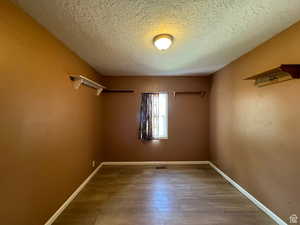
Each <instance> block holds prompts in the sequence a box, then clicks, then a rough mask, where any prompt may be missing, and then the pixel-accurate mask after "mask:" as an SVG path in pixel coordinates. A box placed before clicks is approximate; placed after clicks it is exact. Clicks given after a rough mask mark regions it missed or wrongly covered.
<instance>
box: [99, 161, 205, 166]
mask: <svg viewBox="0 0 300 225" xmlns="http://www.w3.org/2000/svg"><path fill="white" fill-rule="evenodd" d="M197 164H209V161H143V162H103V165H106V166H143V165H145V166H148V165H149V166H153V165H154V166H156V165H197Z"/></svg>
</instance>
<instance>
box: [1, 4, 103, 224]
mask: <svg viewBox="0 0 300 225" xmlns="http://www.w3.org/2000/svg"><path fill="white" fill-rule="evenodd" d="M0 49H1V50H0V77H1V81H0V82H1V84H0V110H1V111H0V151H1V157H0V173H1V174H0V199H1V204H0V218H1V222H0V223H1V224H5V225H41V224H43V223H44V222H45V221H46V220H47V219H48V218H49V217H50V216H51V215H52V214H53V213H54V212H55V211H56V210H57V209H58V207H59V206H60V205H61V204H62V203H63V202H64V201H65V200H66V198H67V197H68V196H69V195H70V194H71V193H72V192H73V191H74V190H75V188H77V187H78V186H79V184H81V183H82V181H83V180H84V179H85V178H86V177H87V176H88V175H89V174H90V173H91V172H92V170H93V168H92V167H91V161H92V160H93V159H95V160H97V162H98V163H99V162H100V161H101V155H100V149H101V140H100V137H101V121H100V116H101V109H100V108H101V97H96V96H95V92H94V90H91V89H88V88H84V87H83V88H82V89H81V90H79V91H75V90H74V89H73V88H72V83H71V82H70V80H69V79H68V74H69V73H82V74H89V75H90V77H91V78H93V79H96V78H97V77H96V76H97V75H96V73H95V72H94V71H93V70H92V69H91V67H89V66H88V65H87V64H86V63H84V62H83V61H82V60H81V59H80V58H78V57H77V56H76V55H74V54H73V53H72V52H71V51H69V50H68V49H67V48H66V47H64V45H63V44H62V43H60V42H59V41H58V40H56V39H55V38H54V37H53V36H51V35H50V34H49V33H48V32H47V31H46V30H45V29H44V28H42V27H41V26H40V25H38V24H37V23H36V22H34V21H33V20H32V19H31V17H29V16H27V15H25V14H24V13H23V12H22V11H21V10H19V9H17V8H16V7H15V6H14V5H12V4H11V3H9V2H8V1H6V0H1V1H0ZM98 78H99V77H98Z"/></svg>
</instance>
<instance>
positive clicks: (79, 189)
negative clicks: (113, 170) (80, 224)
mask: <svg viewBox="0 0 300 225" xmlns="http://www.w3.org/2000/svg"><path fill="white" fill-rule="evenodd" d="M102 165H103V163H101V164H100V165H99V166H98V167H97V168H96V169H95V170H94V171H93V172H92V173H91V174H90V175H89V176H88V177H87V178H86V179H85V180H84V181H83V183H82V184H81V185H80V186H79V187H78V188H77V189H76V190H75V191H74V192H73V193H72V194H71V195H70V197H69V198H68V199H67V200H66V201H65V202H64V203H63V204H62V205H61V206H60V207H59V209H58V210H57V211H56V212H55V213H54V214H53V215H52V216H51V217H50V219H49V220H48V221H47V222H46V223H45V225H51V224H53V223H54V221H55V220H56V219H57V217H58V216H59V215H60V214H61V213H62V212H63V211H64V210H65V208H67V206H68V205H69V204H70V203H71V202H72V201H73V199H74V198H75V197H76V196H77V195H78V194H79V192H80V191H81V190H82V189H83V188H84V187H85V185H86V184H87V183H88V182H89V181H90V180H91V179H92V177H93V176H94V175H95V174H96V173H97V172H98V170H99V169H100V168H101V166H102Z"/></svg>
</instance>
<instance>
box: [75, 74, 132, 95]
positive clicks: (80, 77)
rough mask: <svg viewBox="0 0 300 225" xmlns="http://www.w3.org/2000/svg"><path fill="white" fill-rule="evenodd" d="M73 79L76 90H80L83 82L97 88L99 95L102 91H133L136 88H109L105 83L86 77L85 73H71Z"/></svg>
mask: <svg viewBox="0 0 300 225" xmlns="http://www.w3.org/2000/svg"><path fill="white" fill-rule="evenodd" d="M70 79H71V81H73V87H74V89H75V90H78V89H79V88H80V86H81V85H82V84H83V85H85V86H88V87H91V88H95V89H96V90H97V92H96V93H97V95H100V93H102V92H103V93H104V92H105V93H133V92H134V90H132V89H109V88H107V87H104V86H103V85H101V84H99V83H97V82H95V81H92V80H90V79H88V78H86V77H85V76H83V75H71V76H70Z"/></svg>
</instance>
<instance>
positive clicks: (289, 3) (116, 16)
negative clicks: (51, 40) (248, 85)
mask: <svg viewBox="0 0 300 225" xmlns="http://www.w3.org/2000/svg"><path fill="white" fill-rule="evenodd" d="M13 1H14V2H15V3H16V4H18V5H19V6H21V7H22V8H23V9H24V10H25V11H26V12H27V13H28V14H30V15H31V16H32V17H34V18H35V19H36V20H37V21H38V22H39V23H41V24H42V25H44V26H45V27H46V28H47V29H48V30H49V31H50V32H52V33H53V34H54V35H55V36H56V37H58V38H59V39H60V40H62V41H63V42H64V43H65V44H66V45H67V46H68V47H69V48H71V49H72V50H73V51H74V52H76V53H77V54H78V55H79V56H81V57H82V58H83V59H85V60H86V61H87V62H88V63H89V64H90V65H91V66H93V67H94V68H95V69H96V70H97V71H98V72H99V73H101V74H103V75H191V74H207V73H211V72H214V71H216V70H218V69H220V68H222V67H223V66H224V65H226V64H228V63H230V62H231V61H233V60H234V59H236V58H238V57H239V56H241V55H243V54H244V53H246V52H247V51H249V50H251V49H253V48H254V47H256V46H257V45H258V44H260V43H262V42H264V41H266V40H267V39H269V38H271V37H272V36H273V35H275V34H277V33H278V32H280V31H282V30H284V29H285V28H287V27H289V26H290V25H292V24H293V23H295V22H297V21H298V20H299V19H300V1H299V0H284V1H283V0H51V1H49V0H38V1H37V0H13ZM160 33H169V34H171V35H173V36H174V37H175V41H174V45H173V46H172V47H171V48H170V49H169V50H167V51H165V52H160V51H158V50H157V49H156V48H154V46H153V44H152V39H153V37H154V36H155V35H157V34H160ZM274 54H276V52H274ZM283 63H284V62H283Z"/></svg>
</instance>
